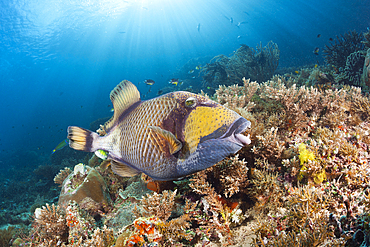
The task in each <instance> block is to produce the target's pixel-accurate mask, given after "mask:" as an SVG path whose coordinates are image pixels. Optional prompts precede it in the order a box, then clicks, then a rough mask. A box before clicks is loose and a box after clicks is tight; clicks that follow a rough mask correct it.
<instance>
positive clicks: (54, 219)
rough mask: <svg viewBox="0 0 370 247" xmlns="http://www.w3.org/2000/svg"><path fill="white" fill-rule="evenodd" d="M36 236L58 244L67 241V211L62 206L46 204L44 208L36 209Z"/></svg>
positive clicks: (51, 243) (49, 242)
mask: <svg viewBox="0 0 370 247" xmlns="http://www.w3.org/2000/svg"><path fill="white" fill-rule="evenodd" d="M35 219H36V220H35V227H34V233H33V235H34V237H35V238H36V239H39V240H40V241H43V242H44V243H48V244H49V245H54V246H57V244H59V243H60V242H67V238H68V226H67V224H66V218H65V213H64V212H63V211H62V209H61V208H60V206H59V205H58V206H55V205H54V204H53V205H52V206H50V205H49V204H46V206H43V207H42V208H37V209H36V210H35Z"/></svg>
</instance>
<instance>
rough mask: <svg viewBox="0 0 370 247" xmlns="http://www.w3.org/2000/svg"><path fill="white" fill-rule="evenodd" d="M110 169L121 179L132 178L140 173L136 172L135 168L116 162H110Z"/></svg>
mask: <svg viewBox="0 0 370 247" xmlns="http://www.w3.org/2000/svg"><path fill="white" fill-rule="evenodd" d="M110 163H111V167H112V171H113V172H114V173H115V174H117V175H120V176H121V177H133V176H135V175H137V174H139V173H141V172H140V171H138V170H136V169H135V168H132V167H131V166H128V165H125V164H123V163H119V162H117V161H114V160H111V162H110Z"/></svg>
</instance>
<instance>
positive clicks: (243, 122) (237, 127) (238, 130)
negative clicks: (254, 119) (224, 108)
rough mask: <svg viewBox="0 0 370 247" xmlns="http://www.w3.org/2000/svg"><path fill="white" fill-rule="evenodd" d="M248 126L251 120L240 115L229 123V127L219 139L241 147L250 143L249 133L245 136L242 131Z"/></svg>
mask: <svg viewBox="0 0 370 247" xmlns="http://www.w3.org/2000/svg"><path fill="white" fill-rule="evenodd" d="M250 127H251V122H250V121H248V120H247V119H245V118H243V117H240V118H238V119H237V120H235V121H234V122H233V123H232V124H231V125H230V127H229V128H228V129H227V131H226V132H225V134H224V135H222V136H221V137H220V139H224V140H227V141H229V142H232V143H235V144H237V145H238V146H241V147H243V146H245V145H249V144H250V143H251V140H250V139H249V135H248V136H245V135H243V134H242V133H243V132H244V131H246V130H247V129H249V128H250Z"/></svg>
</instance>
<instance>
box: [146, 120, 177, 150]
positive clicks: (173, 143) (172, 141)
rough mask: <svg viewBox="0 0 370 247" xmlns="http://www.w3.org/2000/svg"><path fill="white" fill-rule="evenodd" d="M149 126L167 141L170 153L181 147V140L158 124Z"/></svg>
mask: <svg viewBox="0 0 370 247" xmlns="http://www.w3.org/2000/svg"><path fill="white" fill-rule="evenodd" d="M149 128H150V129H151V130H152V131H154V132H155V133H156V134H158V135H159V136H161V137H163V138H164V139H165V140H166V141H167V143H168V146H169V149H170V153H171V154H174V153H176V152H178V151H179V150H180V149H181V148H182V144H181V142H180V141H179V140H178V139H177V138H176V137H175V135H174V134H172V133H171V132H169V131H167V130H164V129H162V128H160V127H158V126H149Z"/></svg>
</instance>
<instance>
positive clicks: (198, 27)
mask: <svg viewBox="0 0 370 247" xmlns="http://www.w3.org/2000/svg"><path fill="white" fill-rule="evenodd" d="M197 29H198V32H200V23H199V24H198V26H197Z"/></svg>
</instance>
